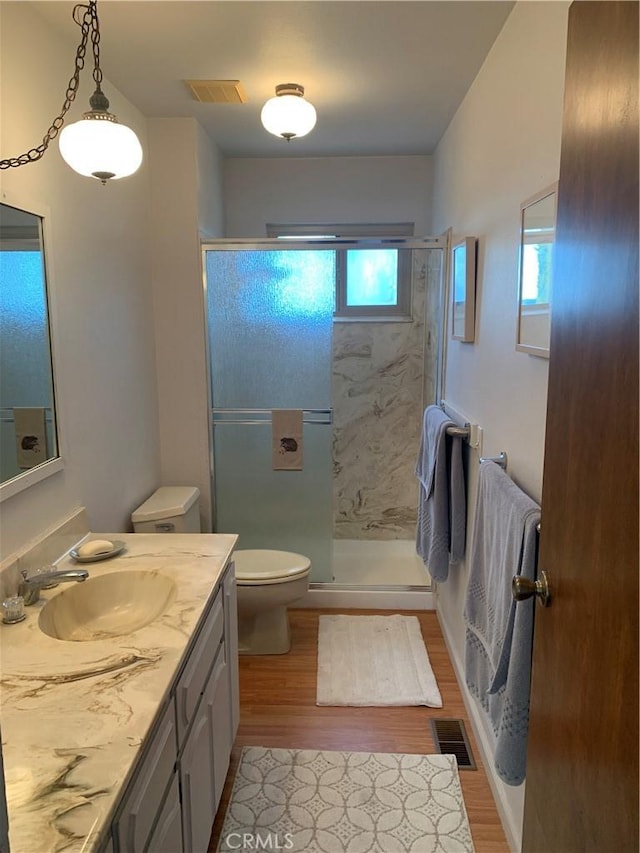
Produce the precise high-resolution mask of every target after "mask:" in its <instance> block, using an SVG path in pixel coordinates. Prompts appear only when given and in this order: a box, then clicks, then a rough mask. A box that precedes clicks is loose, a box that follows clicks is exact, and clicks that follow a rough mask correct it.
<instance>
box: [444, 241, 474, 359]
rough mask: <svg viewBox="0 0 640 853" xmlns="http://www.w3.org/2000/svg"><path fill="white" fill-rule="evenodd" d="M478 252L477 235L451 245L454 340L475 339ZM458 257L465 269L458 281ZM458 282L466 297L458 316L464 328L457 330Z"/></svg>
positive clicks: (451, 295) (469, 340) (464, 341)
mask: <svg viewBox="0 0 640 853" xmlns="http://www.w3.org/2000/svg"><path fill="white" fill-rule="evenodd" d="M476 253H477V240H476V238H475V237H462V238H461V239H458V240H456V241H455V242H454V244H453V246H452V247H451V256H450V270H449V273H450V275H449V281H450V289H451V293H450V299H449V304H450V307H451V338H452V340H454V341H462V342H463V343H473V341H474V340H475V326H476ZM456 257H458V258H459V259H460V261H461V266H462V269H463V273H462V278H463V280H462V281H460V282H457V281H456ZM456 284H459V285H460V286H461V287H462V291H463V293H464V299H463V300H462V302H461V303H460V304H461V305H462V309H461V311H462V313H461V316H460V317H459V318H458V320H459V321H460V325H461V326H462V329H458V331H457V332H456Z"/></svg>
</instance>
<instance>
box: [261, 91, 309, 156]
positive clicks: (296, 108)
mask: <svg viewBox="0 0 640 853" xmlns="http://www.w3.org/2000/svg"><path fill="white" fill-rule="evenodd" d="M260 119H261V121H262V124H263V125H264V128H265V130H268V131H269V133H273V134H274V136H281V137H282V138H283V139H286V140H287V142H290V141H291V140H292V139H293V138H294V137H299V136H306V135H307V133H309V132H310V131H311V130H313V128H314V127H315V124H316V111H315V107H314V106H313V104H310V103H309V101H307V100H306V99H305V97H304V87H303V86H300V85H299V84H298V83H282V84H281V85H280V86H276V96H275V98H270V99H269V100H268V101H267V102H266V104H265V105H264V107H263V108H262V113H261V114H260Z"/></svg>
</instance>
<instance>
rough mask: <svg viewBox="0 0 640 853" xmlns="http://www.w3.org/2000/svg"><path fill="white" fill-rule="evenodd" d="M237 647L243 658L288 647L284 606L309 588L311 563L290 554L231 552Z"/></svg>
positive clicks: (287, 625) (266, 653) (287, 649)
mask: <svg viewBox="0 0 640 853" xmlns="http://www.w3.org/2000/svg"><path fill="white" fill-rule="evenodd" d="M233 560H234V562H235V568H236V582H237V587H238V645H239V652H240V654H244V655H282V654H286V653H287V652H288V651H289V650H290V648H291V631H290V628H289V616H288V614H287V605H288V604H291V603H293V602H294V601H296V600H297V599H298V598H302V596H303V595H305V593H306V592H307V590H308V589H309V573H310V571H311V561H310V560H309V558H308V557H305V556H304V555H303V554H295V553H293V552H292V551H271V550H265V549H254V550H239V551H234V554H233Z"/></svg>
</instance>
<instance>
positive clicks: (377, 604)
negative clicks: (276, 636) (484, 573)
mask: <svg viewBox="0 0 640 853" xmlns="http://www.w3.org/2000/svg"><path fill="white" fill-rule="evenodd" d="M294 607H352V608H354V609H358V610H434V609H435V604H434V600H433V593H432V592H431V590H429V591H424V592H423V591H422V590H415V589H410V590H392V589H389V590H386V589H327V588H324V589H313V588H311V589H310V590H309V591H308V592H307V594H306V596H305V597H304V598H301V599H300V600H299V601H296V603H295V605H294Z"/></svg>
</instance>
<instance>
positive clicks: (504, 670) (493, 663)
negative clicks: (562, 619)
mask: <svg viewBox="0 0 640 853" xmlns="http://www.w3.org/2000/svg"><path fill="white" fill-rule="evenodd" d="M539 521H540V507H539V506H538V504H536V503H535V501H533V500H532V499H531V498H530V497H529V496H528V495H525V493H524V492H523V491H522V490H521V489H519V488H518V486H516V484H515V483H514V482H513V480H511V478H510V477H509V476H508V475H507V474H506V473H505V472H504V471H503V470H502V468H500V467H499V466H498V465H496V464H495V463H494V462H483V463H482V464H481V466H480V479H479V483H478V500H477V504H476V514H475V519H474V535H473V544H472V546H471V555H470V559H469V582H468V585H467V594H466V601H465V611H464V617H465V622H466V649H465V678H466V682H467V685H468V687H469V689H470V691H471V692H472V693H473V695H474V696H475V697H476V698H477V699H478V701H479V702H480V704H481V706H482V708H483V709H484V711H485V713H486V714H487V716H488V718H489V720H490V721H491V726H492V729H493V733H494V736H495V755H494V764H495V767H496V770H497V772H498V775H499V776H500V778H501V779H503V781H505V782H506V783H507V784H509V785H519V784H520V783H521V782H522V781H523V780H524V777H525V769H526V750H527V732H528V726H529V688H530V680H531V650H532V643H533V608H534V599H533V598H531V599H529V600H527V601H522V602H519V603H517V604H516V602H515V601H514V600H513V598H512V596H511V579H512V577H513V576H514V575H522V576H523V577H527V578H530V579H532V580H534V579H535V574H536V550H537V549H536V545H537V533H536V526H537V524H538V522H539Z"/></svg>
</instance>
